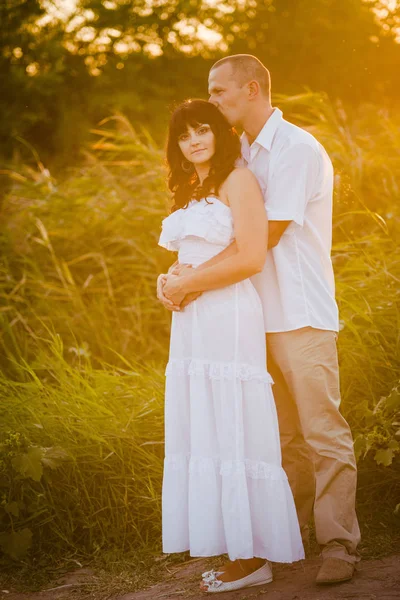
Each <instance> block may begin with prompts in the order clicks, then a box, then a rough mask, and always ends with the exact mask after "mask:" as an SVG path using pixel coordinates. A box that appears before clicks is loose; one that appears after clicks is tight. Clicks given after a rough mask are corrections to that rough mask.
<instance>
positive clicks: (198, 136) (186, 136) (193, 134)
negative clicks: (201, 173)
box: [178, 123, 215, 166]
mask: <svg viewBox="0 0 400 600" xmlns="http://www.w3.org/2000/svg"><path fill="white" fill-rule="evenodd" d="M178 145H179V148H180V149H181V152H182V154H183V156H184V157H185V159H186V160H188V161H190V162H191V163H193V164H194V165H195V166H196V165H202V164H205V163H210V161H211V158H212V157H213V156H214V154H215V135H214V133H213V131H212V129H211V127H210V125H207V124H206V123H201V124H199V125H197V126H196V127H191V126H190V125H188V128H187V130H186V131H185V132H184V133H181V135H180V136H179V137H178Z"/></svg>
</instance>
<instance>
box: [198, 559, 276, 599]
mask: <svg viewBox="0 0 400 600" xmlns="http://www.w3.org/2000/svg"><path fill="white" fill-rule="evenodd" d="M221 573H222V571H214V569H212V570H211V571H206V572H205V573H203V574H202V577H203V581H204V583H205V584H206V586H207V590H205V593H207V594H210V593H211V594H215V593H220V592H232V591H234V590H240V589H242V588H246V587H253V586H255V585H264V584H265V583H271V581H272V570H271V567H270V565H269V563H268V562H266V563H265V565H263V566H262V567H260V568H259V569H257V571H253V573H250V575H246V577H242V579H236V580H235V581H220V580H219V579H218V577H217V576H218V575H220V574H221Z"/></svg>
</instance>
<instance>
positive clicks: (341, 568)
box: [315, 557, 354, 585]
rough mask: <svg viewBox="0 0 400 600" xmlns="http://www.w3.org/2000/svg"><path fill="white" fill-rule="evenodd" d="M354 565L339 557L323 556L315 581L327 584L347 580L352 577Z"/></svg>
mask: <svg viewBox="0 0 400 600" xmlns="http://www.w3.org/2000/svg"><path fill="white" fill-rule="evenodd" d="M353 573H354V565H353V564H352V563H349V562H347V561H346V560H343V559H341V558H333V557H332V558H325V559H324V562H323V563H322V567H321V568H320V570H319V571H318V575H317V579H316V580H315V581H316V583H318V584H320V585H328V584H330V583H340V582H341V581H348V580H349V579H351V578H352V577H353Z"/></svg>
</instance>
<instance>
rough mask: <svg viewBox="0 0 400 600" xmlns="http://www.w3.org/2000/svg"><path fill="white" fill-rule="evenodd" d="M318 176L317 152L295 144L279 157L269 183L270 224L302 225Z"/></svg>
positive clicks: (267, 202) (268, 213)
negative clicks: (285, 222) (291, 223)
mask: <svg viewBox="0 0 400 600" xmlns="http://www.w3.org/2000/svg"><path fill="white" fill-rule="evenodd" d="M318 176H319V158H318V153H317V152H316V151H315V150H314V149H313V148H312V147H311V146H309V145H308V144H296V145H294V146H291V147H290V148H288V150H286V151H285V152H284V153H283V154H282V156H281V157H280V158H279V162H278V165H277V167H276V169H275V171H274V173H273V175H272V177H271V179H270V181H269V183H268V189H267V194H266V210H267V215H268V219H269V220H270V221H295V222H296V223H298V225H300V226H302V225H303V223H304V213H305V210H306V206H307V203H308V201H309V200H310V198H311V197H312V194H313V192H314V190H315V186H316V182H317V179H318Z"/></svg>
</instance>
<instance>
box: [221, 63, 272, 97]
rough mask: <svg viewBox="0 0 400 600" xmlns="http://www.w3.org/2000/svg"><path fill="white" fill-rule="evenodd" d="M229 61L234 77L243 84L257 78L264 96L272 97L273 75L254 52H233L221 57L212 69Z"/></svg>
mask: <svg viewBox="0 0 400 600" xmlns="http://www.w3.org/2000/svg"><path fill="white" fill-rule="evenodd" d="M225 63H229V64H230V65H231V67H232V77H233V78H234V79H235V80H236V81H237V83H238V84H239V85H240V86H242V85H244V84H245V83H247V82H248V81H251V80H253V79H255V80H256V81H258V83H259V84H260V88H261V91H262V93H263V94H264V96H266V97H267V98H270V97H271V76H270V73H269V71H268V69H267V67H264V65H263V64H262V62H261V61H260V60H258V58H256V57H255V56H253V55H252V54H232V55H231V56H225V58H221V59H220V60H218V61H217V62H216V63H215V64H213V66H212V67H211V69H210V70H211V71H212V70H213V69H216V68H217V67H220V66H221V65H223V64H225Z"/></svg>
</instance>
